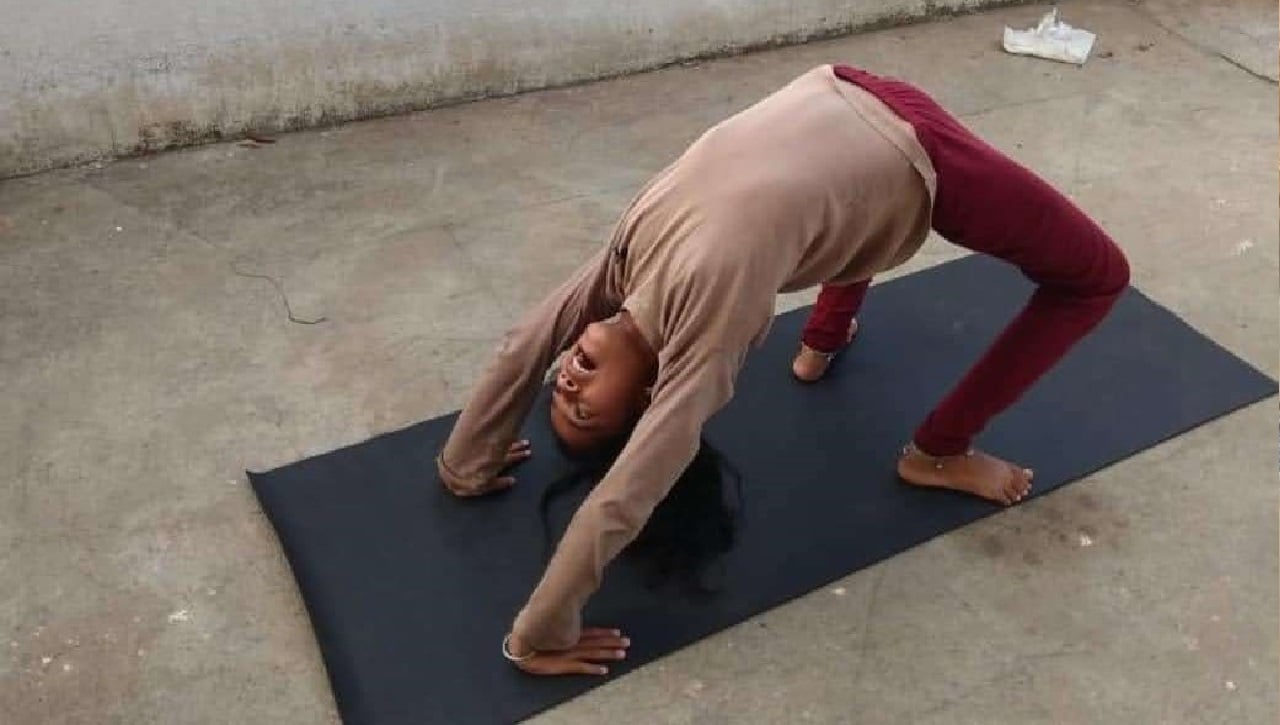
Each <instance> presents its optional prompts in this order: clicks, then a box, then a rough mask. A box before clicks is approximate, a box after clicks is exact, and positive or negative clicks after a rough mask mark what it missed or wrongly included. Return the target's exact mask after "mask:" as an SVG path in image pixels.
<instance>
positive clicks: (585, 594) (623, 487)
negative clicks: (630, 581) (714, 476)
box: [512, 430, 698, 650]
mask: <svg viewBox="0 0 1280 725" xmlns="http://www.w3.org/2000/svg"><path fill="white" fill-rule="evenodd" d="M697 446H698V435H697V431H696V430H695V431H693V432H692V434H691V435H686V436H684V440H682V441H675V440H671V439H668V440H666V441H664V445H662V446H661V447H662V449H663V451H664V453H663V454H662V455H661V456H644V460H645V461H646V462H647V463H646V465H645V467H644V470H643V472H641V471H640V470H639V469H638V467H634V466H628V465H626V463H627V462H625V461H620V463H622V464H623V465H620V466H615V468H614V470H613V471H612V472H611V473H610V474H609V476H606V478H605V479H604V480H602V481H601V482H600V484H599V485H597V486H596V488H595V489H593V490H592V492H591V494H590V495H588V496H587V498H586V500H585V501H583V503H582V505H581V506H580V507H579V508H578V511H577V512H576V513H575V514H574V516H573V519H572V520H571V521H570V522H569V526H568V528H567V529H566V530H565V533H564V536H563V537H562V538H561V540H560V543H559V545H558V546H557V547H556V552H555V554H554V555H553V556H552V558H551V561H550V562H549V563H548V565H547V569H546V572H545V573H544V575H543V578H542V580H541V582H540V583H539V584H538V586H537V588H536V589H535V590H534V592H533V594H532V595H531V596H530V598H529V601H528V603H527V604H526V605H525V607H524V609H522V610H521V612H520V614H519V615H518V616H517V617H516V621H515V624H514V625H513V627H512V631H513V632H514V633H515V635H516V636H517V637H518V638H519V639H520V640H522V641H523V642H526V643H528V644H529V645H530V646H532V647H534V648H535V649H540V650H560V649H565V648H567V647H571V646H572V645H573V644H574V643H576V642H577V639H578V635H579V632H580V631H581V625H582V623H581V620H580V617H581V611H582V608H583V607H584V606H585V605H586V602H587V600H588V599H589V598H590V597H591V595H592V594H594V593H595V592H596V590H598V589H599V588H600V585H601V582H602V580H603V576H604V571H605V569H606V568H607V567H608V565H609V563H610V562H611V561H612V560H613V559H614V558H616V557H617V556H618V554H619V553H621V551H622V550H623V549H625V548H626V547H627V545H628V544H630V543H631V542H632V541H633V540H635V538H636V536H637V535H639V533H640V531H641V529H643V528H644V525H645V524H646V523H647V521H648V520H649V516H650V515H651V514H652V512H653V509H654V508H655V507H656V506H657V505H658V503H659V502H660V501H661V500H662V498H663V497H664V496H665V495H666V493H667V492H668V491H669V490H670V488H671V484H672V483H674V482H675V480H676V479H678V478H679V477H680V474H681V473H682V472H683V471H684V469H685V467H686V466H687V465H688V463H689V461H690V460H692V458H693V455H694V453H695V452H696V449H697ZM643 448H644V447H643V446H639V447H637V453H640V452H641V451H642V450H643ZM633 459H635V460H638V457H636V458H633Z"/></svg>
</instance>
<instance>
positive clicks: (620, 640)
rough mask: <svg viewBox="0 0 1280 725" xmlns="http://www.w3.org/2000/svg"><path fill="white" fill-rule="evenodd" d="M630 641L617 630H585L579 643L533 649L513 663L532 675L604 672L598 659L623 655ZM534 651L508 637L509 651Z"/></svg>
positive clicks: (517, 652) (517, 654)
mask: <svg viewBox="0 0 1280 725" xmlns="http://www.w3.org/2000/svg"><path fill="white" fill-rule="evenodd" d="M630 646H631V640H629V639H627V638H626V637H623V636H622V632H620V631H618V630H616V629H584V630H582V634H581V635H580V636H579V637H578V644H577V645H575V646H573V647H572V648H570V649H567V650H563V651H559V652H534V653H533V655H532V656H531V657H529V658H528V659H524V660H520V661H518V662H515V663H514V664H515V666H516V667H519V668H520V669H522V670H524V671H525V672H527V673H529V674H531V675H605V674H608V673H609V668H608V667H605V666H604V665H602V664H598V663H600V662H609V661H614V662H616V661H618V660H621V659H624V658H626V656H627V647H630ZM532 651H533V650H532V649H531V648H530V647H528V646H527V645H524V644H523V643H521V642H520V641H519V640H518V639H517V638H516V637H512V638H511V654H513V655H515V657H517V658H519V657H523V656H527V655H528V654H529V653H530V652H532Z"/></svg>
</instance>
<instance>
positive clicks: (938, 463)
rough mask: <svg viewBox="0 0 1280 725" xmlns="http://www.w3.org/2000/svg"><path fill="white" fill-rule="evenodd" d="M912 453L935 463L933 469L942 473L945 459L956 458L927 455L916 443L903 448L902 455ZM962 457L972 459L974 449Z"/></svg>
mask: <svg viewBox="0 0 1280 725" xmlns="http://www.w3.org/2000/svg"><path fill="white" fill-rule="evenodd" d="M912 452H914V453H916V454H918V455H920V456H923V457H925V458H928V459H929V460H931V461H933V468H934V470H938V471H941V470H942V467H943V465H944V464H945V463H946V461H945V460H944V459H946V458H954V457H955V456H935V455H933V454H932V453H925V452H924V451H922V450H920V446H917V445H916V444H915V442H914V441H912V442H911V443H908V444H907V445H905V446H903V447H902V455H904V456H906V455H910V454H911V453H912ZM961 455H963V456H964V457H965V458H971V457H972V456H973V449H972V448H970V449H969V450H967V451H965V452H964V453H963V454H961Z"/></svg>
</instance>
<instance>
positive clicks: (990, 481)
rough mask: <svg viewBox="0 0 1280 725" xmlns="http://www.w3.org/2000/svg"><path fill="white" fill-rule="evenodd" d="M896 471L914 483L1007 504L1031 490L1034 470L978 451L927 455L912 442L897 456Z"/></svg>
mask: <svg viewBox="0 0 1280 725" xmlns="http://www.w3.org/2000/svg"><path fill="white" fill-rule="evenodd" d="M898 475H899V476H901V477H902V480H904V481H906V482H907V483H910V484H913V485H916V486H931V487H936V488H949V489H952V490H955V491H963V492H965V493H971V494H974V495H975V496H981V497H982V498H985V499H987V500H989V501H995V502H996V503H1000V504H1004V505H1006V506H1007V505H1009V504H1014V503H1017V502H1019V501H1021V500H1022V499H1023V498H1025V497H1026V495H1027V494H1029V493H1030V492H1031V479H1032V478H1034V477H1035V473H1034V472H1033V471H1032V470H1031V469H1029V468H1022V467H1020V466H1015V465H1013V464H1012V463H1009V462H1008V461H1002V460H1000V459H999V458H996V457H995V456H991V455H988V454H986V453H983V452H982V451H970V452H969V453H965V454H961V455H958V456H931V455H929V454H927V453H925V452H923V451H921V450H920V449H919V448H916V447H915V446H914V445H911V446H907V449H906V450H905V451H903V453H902V458H900V459H899V460H898Z"/></svg>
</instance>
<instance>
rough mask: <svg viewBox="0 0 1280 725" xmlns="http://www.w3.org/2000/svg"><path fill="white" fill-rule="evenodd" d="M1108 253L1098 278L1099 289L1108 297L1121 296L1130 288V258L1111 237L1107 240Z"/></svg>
mask: <svg viewBox="0 0 1280 725" xmlns="http://www.w3.org/2000/svg"><path fill="white" fill-rule="evenodd" d="M1106 242H1107V243H1106V250H1107V251H1106V254H1105V255H1104V261H1103V263H1102V265H1101V267H1102V269H1101V270H1100V271H1101V274H1099V279H1098V291H1099V293H1100V294H1102V295H1103V296H1106V297H1112V298H1115V297H1119V296H1120V295H1121V294H1123V293H1124V291H1125V290H1126V289H1128V288H1129V280H1130V269H1129V260H1128V258H1127V257H1125V254H1124V252H1123V251H1122V250H1121V249H1120V247H1118V246H1117V245H1116V243H1115V242H1113V241H1111V240H1110V239H1107V240H1106Z"/></svg>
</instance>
